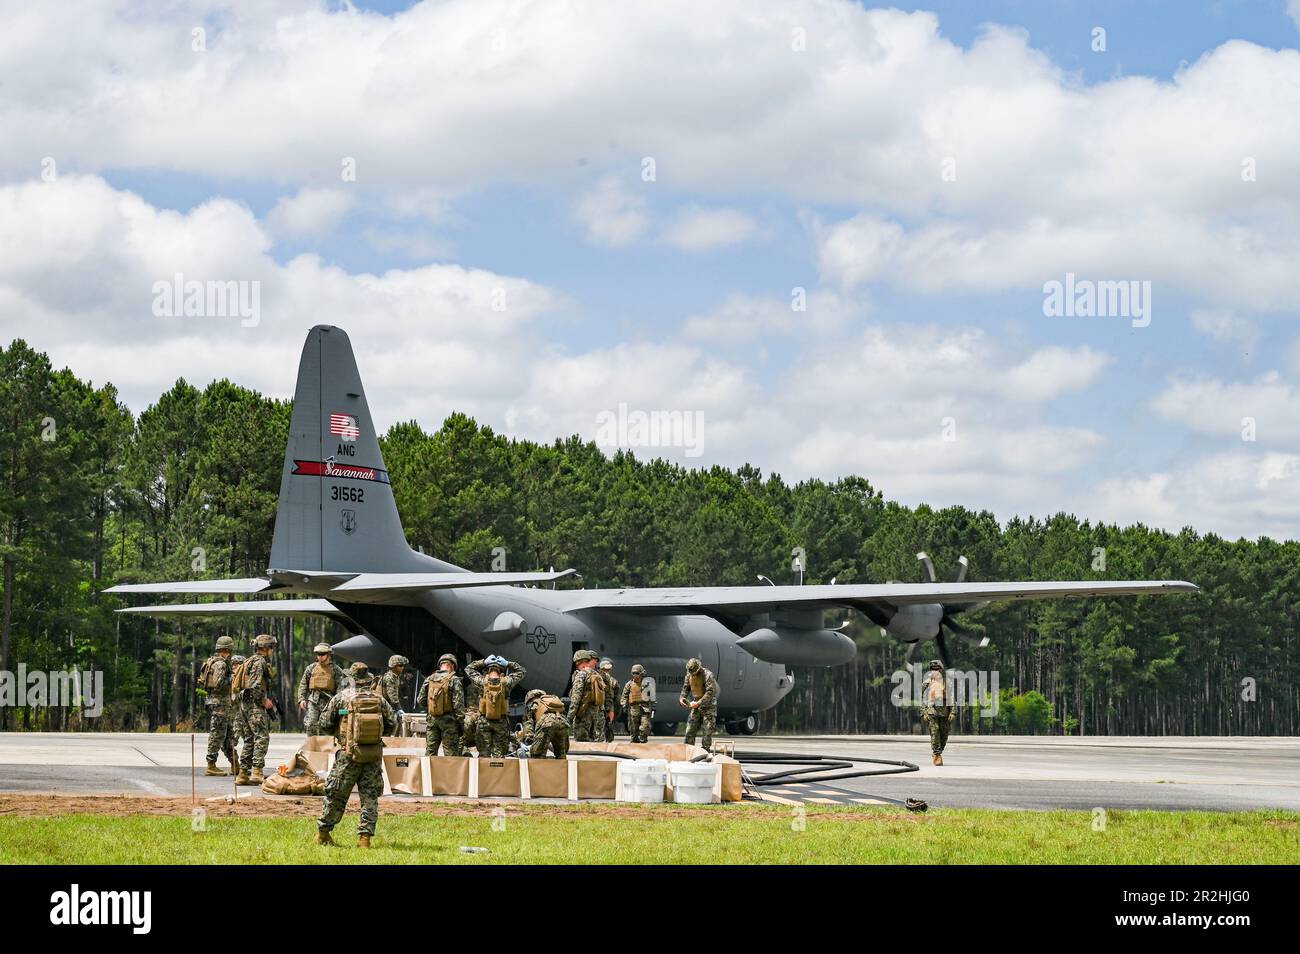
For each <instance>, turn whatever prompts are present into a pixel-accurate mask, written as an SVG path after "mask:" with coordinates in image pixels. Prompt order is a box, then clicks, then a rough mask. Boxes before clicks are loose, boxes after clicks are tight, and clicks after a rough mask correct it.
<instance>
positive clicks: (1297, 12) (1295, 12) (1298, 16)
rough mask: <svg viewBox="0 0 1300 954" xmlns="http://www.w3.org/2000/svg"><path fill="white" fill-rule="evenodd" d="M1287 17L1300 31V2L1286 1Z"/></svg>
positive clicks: (1294, 0)
mask: <svg viewBox="0 0 1300 954" xmlns="http://www.w3.org/2000/svg"><path fill="white" fill-rule="evenodd" d="M1286 15H1287V16H1289V17H1290V18H1291V22H1292V23H1294V24H1295V28H1296V29H1297V30H1300V0H1286Z"/></svg>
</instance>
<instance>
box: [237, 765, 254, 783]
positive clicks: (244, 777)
mask: <svg viewBox="0 0 1300 954" xmlns="http://www.w3.org/2000/svg"><path fill="white" fill-rule="evenodd" d="M235 784H236V785H252V784H253V783H252V782H250V781H249V780H248V773H247V772H245V771H244V770H243V769H240V770H239V774H238V775H236V776H235Z"/></svg>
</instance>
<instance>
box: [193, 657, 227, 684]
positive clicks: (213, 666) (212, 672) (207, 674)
mask: <svg viewBox="0 0 1300 954" xmlns="http://www.w3.org/2000/svg"><path fill="white" fill-rule="evenodd" d="M219 662H227V661H226V660H223V659H222V658H221V657H220V656H209V657H208V658H207V660H206V661H205V662H204V663H203V668H202V669H200V670H199V682H198V688H200V689H202V690H204V691H205V692H209V693H212V692H216V691H217V690H218V689H220V688H221V685H220V683H221V680H220V679H219V678H218V677H217V668H218V667H217V663H219Z"/></svg>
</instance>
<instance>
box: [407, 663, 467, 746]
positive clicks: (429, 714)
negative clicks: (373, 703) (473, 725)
mask: <svg viewBox="0 0 1300 954" xmlns="http://www.w3.org/2000/svg"><path fill="white" fill-rule="evenodd" d="M415 707H416V708H417V709H423V710H424V711H425V729H424V753H425V754H426V755H437V754H438V746H439V745H441V746H442V753H443V755H464V754H465V746H464V745H463V744H462V742H461V731H462V728H463V726H464V719H465V689H464V687H463V685H462V683H461V678H460V676H458V675H456V657H455V656H453V655H452V654H451V653H444V654H443V655H442V656H441V657H439V659H438V671H437V672H435V673H433V674H431V675H430V676H429V677H428V678H427V679H425V680H424V682H423V683H421V685H420V691H419V692H418V693H417V694H416V696H415Z"/></svg>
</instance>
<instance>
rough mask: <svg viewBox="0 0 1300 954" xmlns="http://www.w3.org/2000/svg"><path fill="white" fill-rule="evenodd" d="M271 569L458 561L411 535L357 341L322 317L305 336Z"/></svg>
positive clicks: (434, 566)
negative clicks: (414, 542) (413, 543)
mask: <svg viewBox="0 0 1300 954" xmlns="http://www.w3.org/2000/svg"><path fill="white" fill-rule="evenodd" d="M270 569H272V570H316V571H334V572H342V573H419V572H425V573H428V572H455V571H456V570H458V569H460V568H459V567H456V566H453V565H452V564H449V563H444V562H443V561H441V560H435V559H434V558H433V557H429V556H425V555H424V554H422V553H417V552H415V551H414V550H412V549H411V547H410V546H409V545H408V544H407V542H406V535H405V534H404V533H403V532H402V523H401V519H400V518H399V516H398V513H397V504H396V502H395V501H394V499H393V488H392V485H391V484H390V483H389V480H388V470H387V468H386V467H385V466H384V458H383V455H382V454H381V453H380V450H379V435H378V434H377V433H376V432H375V426H374V423H373V421H372V420H371V418H370V407H369V405H368V404H367V403H366V394H365V390H364V389H363V388H362V385H361V374H360V372H358V370H357V363H356V359H355V358H354V357H353V355H352V343H351V342H350V341H349V340H348V336H347V334H346V333H345V332H344V331H343V330H342V329H341V328H335V327H331V326H329V325H317V326H316V327H315V328H312V329H311V331H309V332H308V333H307V342H306V344H304V345H303V349H302V359H301V361H300V362H299V364H298V384H297V388H296V389H295V391H294V396H293V418H292V420H291V422H290V425H289V446H288V448H287V450H286V451H285V455H284V472H283V474H282V475H281V478H280V507H279V510H278V511H277V512H276V516H275V534H274V536H273V538H272V541H271V562H270Z"/></svg>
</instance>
